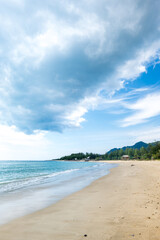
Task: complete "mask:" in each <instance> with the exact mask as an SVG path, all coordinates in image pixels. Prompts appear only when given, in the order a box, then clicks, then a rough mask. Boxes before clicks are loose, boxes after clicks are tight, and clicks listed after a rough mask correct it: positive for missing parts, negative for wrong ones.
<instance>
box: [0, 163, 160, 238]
mask: <svg viewBox="0 0 160 240" xmlns="http://www.w3.org/2000/svg"><path fill="white" fill-rule="evenodd" d="M105 162H109V163H111V161H105ZM112 162H113V161H112ZM114 163H119V166H118V167H116V168H113V169H111V170H110V174H108V175H106V176H104V177H102V178H99V179H98V180H96V181H94V182H93V183H91V184H90V185H89V186H87V187H86V188H84V189H82V190H80V191H78V192H76V193H73V194H72V195H70V196H68V197H66V198H64V199H62V200H61V201H59V202H57V203H56V204H53V205H51V206H49V207H47V208H45V209H42V210H40V211H37V212H35V213H32V214H30V215H27V216H24V217H21V218H19V219H16V220H13V221H12V222H10V223H8V224H5V225H2V226H0V239H3V240H11V239H12V240H22V239H23V240H29V239H32V240H41V239H47V240H50V239H56V240H73V239H74V240H76V239H77V240H80V239H83V238H84V235H85V234H86V235H87V236H86V237H87V239H89V240H91V239H92V240H97V239H98V240H108V239H112V240H122V239H123V240H125V239H126V240H127V239H132V238H133V237H135V239H145V240H147V239H148V240H152V239H154V240H156V239H157V240H158V239H159V236H160V227H159V226H160V220H159V218H160V175H159V172H160V162H158V161H114Z"/></svg>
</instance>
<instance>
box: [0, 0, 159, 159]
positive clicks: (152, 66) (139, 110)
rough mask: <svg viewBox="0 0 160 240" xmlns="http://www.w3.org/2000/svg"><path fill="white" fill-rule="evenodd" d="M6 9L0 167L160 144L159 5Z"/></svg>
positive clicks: (1, 41)
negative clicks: (14, 162)
mask: <svg viewBox="0 0 160 240" xmlns="http://www.w3.org/2000/svg"><path fill="white" fill-rule="evenodd" d="M0 6H1V7H0V160H49V159H53V158H54V159H55V158H58V157H61V156H64V155H68V154H71V153H73V152H74V153H75V152H94V153H105V152H107V151H108V150H110V149H111V148H114V147H122V146H126V145H127V146H128V145H132V144H134V143H136V142H137V141H144V142H147V143H149V142H153V141H158V140H160V14H159V12H160V2H159V1H158V0H154V1H151V0H146V1H141V0H134V1H133V0H123V1H122V0H99V1H97V0H88V1H84V0H81V1H74V0H65V1H64V0H61V1H58V0H45V1H42V0H34V1H31V0H0Z"/></svg>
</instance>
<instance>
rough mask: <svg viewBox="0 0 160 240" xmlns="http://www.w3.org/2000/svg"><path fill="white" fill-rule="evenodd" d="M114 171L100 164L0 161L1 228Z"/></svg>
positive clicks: (105, 164)
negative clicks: (2, 225)
mask: <svg viewBox="0 0 160 240" xmlns="http://www.w3.org/2000/svg"><path fill="white" fill-rule="evenodd" d="M113 167H116V164H109V163H101V162H75V161H0V213H1V218H0V224H4V223H7V222H9V221H11V220H13V219H15V218H18V217H21V216H24V215H26V214H29V213H31V212H35V211H37V210H40V209H42V208H45V207H47V206H49V205H51V204H53V203H55V202H57V201H58V200H60V199H62V198H64V197H65V196H68V195H69V194H71V193H73V192H76V191H78V190H80V189H82V188H84V187H85V186H87V185H89V184H90V183H91V182H93V181H94V180H96V179H98V178H100V177H102V176H104V175H106V174H108V173H109V170H110V169H111V168H113Z"/></svg>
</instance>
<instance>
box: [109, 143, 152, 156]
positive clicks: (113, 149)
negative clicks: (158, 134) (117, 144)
mask: <svg viewBox="0 0 160 240" xmlns="http://www.w3.org/2000/svg"><path fill="white" fill-rule="evenodd" d="M141 147H144V148H147V147H148V144H147V143H145V142H142V141H140V142H137V143H135V144H134V145H133V146H125V147H122V148H112V149H111V150H109V151H108V152H107V153H111V152H114V151H116V150H120V149H123V150H125V149H126V148H133V149H140V148H141Z"/></svg>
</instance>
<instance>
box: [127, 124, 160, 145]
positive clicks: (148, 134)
mask: <svg viewBox="0 0 160 240" xmlns="http://www.w3.org/2000/svg"><path fill="white" fill-rule="evenodd" d="M128 135H129V136H130V137H131V136H132V137H134V139H135V142H138V141H144V142H147V143H151V142H155V141H159V140H160V126H157V127H150V129H148V128H147V129H145V130H134V132H129V134H128Z"/></svg>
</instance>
